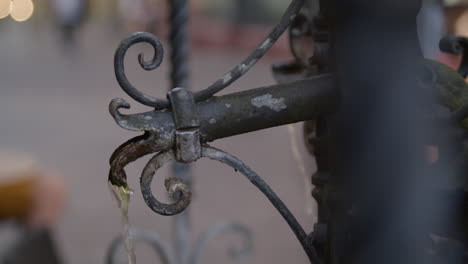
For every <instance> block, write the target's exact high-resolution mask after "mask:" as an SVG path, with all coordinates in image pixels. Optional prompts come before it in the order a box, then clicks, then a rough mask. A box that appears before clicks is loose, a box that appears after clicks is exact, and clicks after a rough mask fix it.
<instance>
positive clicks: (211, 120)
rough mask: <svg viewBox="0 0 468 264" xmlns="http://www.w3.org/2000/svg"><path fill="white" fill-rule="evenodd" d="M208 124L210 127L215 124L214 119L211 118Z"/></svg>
mask: <svg viewBox="0 0 468 264" xmlns="http://www.w3.org/2000/svg"><path fill="white" fill-rule="evenodd" d="M208 122H209V123H210V124H212V125H213V124H216V119H214V118H211V119H210V120H208Z"/></svg>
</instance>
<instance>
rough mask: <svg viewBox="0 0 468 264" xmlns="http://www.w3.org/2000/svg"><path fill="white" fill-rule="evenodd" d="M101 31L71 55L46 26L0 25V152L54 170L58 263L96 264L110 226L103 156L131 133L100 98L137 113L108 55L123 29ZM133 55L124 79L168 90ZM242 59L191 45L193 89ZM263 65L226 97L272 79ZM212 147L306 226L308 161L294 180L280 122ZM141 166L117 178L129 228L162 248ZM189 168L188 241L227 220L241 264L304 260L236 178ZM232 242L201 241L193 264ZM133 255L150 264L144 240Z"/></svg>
mask: <svg viewBox="0 0 468 264" xmlns="http://www.w3.org/2000/svg"><path fill="white" fill-rule="evenodd" d="M109 29H110V28H109V27H106V26H96V25H87V26H86V28H85V29H84V31H83V32H82V33H83V34H82V36H81V37H80V43H79V50H78V51H76V52H75V53H68V52H66V51H64V50H63V49H62V48H61V47H60V45H58V43H57V42H56V40H57V37H56V36H55V35H54V34H52V33H53V31H52V28H51V27H48V26H47V25H44V24H41V23H5V22H2V24H0V34H1V37H0V124H1V125H0V150H2V149H3V150H4V149H14V150H17V151H25V152H30V153H33V154H34V155H36V156H37V157H38V159H39V160H40V161H41V162H42V164H43V166H44V167H49V168H53V169H57V170H59V171H61V172H62V173H63V174H64V175H65V177H66V181H67V183H68V186H69V193H70V199H69V201H68V206H67V209H66V212H65V215H64V217H63V219H62V220H61V222H60V224H59V226H58V227H57V229H56V230H55V236H56V238H57V240H58V245H59V246H60V248H61V250H62V254H63V256H64V258H65V259H66V260H67V263H73V264H85V263H86V264H91V263H103V262H104V256H105V251H106V248H107V246H108V245H109V242H110V241H111V240H112V238H113V237H114V236H115V235H116V234H118V233H119V232H120V231H121V226H120V223H119V217H118V211H117V209H116V207H115V205H114V203H113V201H112V200H111V196H110V194H109V192H108V189H107V182H106V179H107V173H108V158H109V156H110V154H111V153H112V151H113V150H114V149H115V148H116V147H117V146H118V145H119V144H121V143H122V142H124V141H125V140H127V139H129V138H130V137H133V136H135V135H136V134H135V133H134V132H128V131H124V130H122V129H120V128H119V127H117V126H116V125H115V124H114V122H113V120H112V118H111V116H110V115H109V113H108V112H107V106H108V103H109V102H110V100H111V99H112V98H115V97H122V98H125V99H126V100H127V101H129V102H130V103H131V104H132V109H131V110H129V111H130V112H137V111H141V110H144V109H145V108H144V107H142V106H139V105H138V104H137V103H135V102H134V101H132V100H131V99H130V98H128V97H127V96H126V95H125V94H124V92H123V91H122V90H121V89H120V88H119V87H118V85H117V83H116V81H115V78H114V76H113V66H112V63H113V52H114V49H115V47H116V46H117V44H118V42H119V41H120V39H121V38H123V37H124V36H125V34H123V33H111V31H110V30H109ZM140 49H147V47H143V46H142V47H140ZM148 51H149V49H148ZM137 53H138V48H135V50H132V51H131V52H130V55H129V56H128V58H130V59H129V60H128V61H127V63H128V69H129V72H130V73H129V77H130V79H131V80H132V81H133V82H134V83H135V84H136V86H137V87H142V89H143V90H144V91H146V92H147V93H148V94H152V95H155V96H160V97H163V96H164V95H165V92H164V91H165V89H166V88H167V85H168V82H167V66H163V67H162V68H160V69H158V70H157V71H155V72H150V73H148V72H143V71H141V70H140V69H138V67H137V63H136V61H137V60H136V56H137ZM244 55H245V54H243V53H240V52H228V51H226V50H224V51H223V50H215V49H210V50H203V49H197V50H194V51H193V56H192V58H191V59H192V61H191V67H192V69H193V72H192V73H193V74H192V78H193V84H194V85H193V87H194V89H201V88H203V87H205V86H206V85H208V84H209V83H210V81H212V80H215V78H217V77H218V76H221V74H223V73H224V72H225V71H226V70H227V69H229V68H230V67H231V66H233V65H234V64H236V63H237V62H238V61H240V59H241V58H242V56H244ZM277 60H280V58H278V59H277ZM271 63H272V59H271V58H269V59H267V60H263V61H261V62H260V63H259V64H258V66H256V67H255V69H253V70H252V72H250V73H249V74H247V75H246V76H245V77H244V78H243V79H242V80H241V81H239V82H237V83H236V84H234V85H233V87H231V88H229V89H228V91H227V92H233V91H239V90H242V89H247V88H253V87H257V86H262V85H265V84H271V83H273V80H272V77H271V74H270V72H269V69H270V64H271ZM296 128H300V126H296ZM297 134H299V132H297ZM297 140H298V142H299V151H301V152H303V150H302V146H300V144H301V142H302V141H301V138H298V139H297ZM214 145H215V146H217V147H220V148H222V149H225V150H227V151H228V152H231V153H232V154H234V155H236V156H237V157H239V158H241V159H242V160H244V161H245V162H246V163H247V164H249V166H250V167H252V168H253V169H255V170H256V171H257V172H258V173H259V175H261V176H262V177H264V179H265V180H266V181H267V182H269V183H270V185H271V186H272V188H273V189H274V190H276V192H277V193H278V195H279V196H280V197H282V198H283V200H284V202H285V203H286V204H287V205H288V206H289V207H290V208H291V210H292V211H293V212H294V213H295V215H296V216H297V217H298V219H299V221H300V222H301V223H302V224H303V225H304V226H305V228H306V229H307V230H311V228H312V224H313V221H314V220H315V217H314V216H313V215H308V214H307V213H306V208H307V207H308V206H307V202H306V197H310V196H308V194H306V187H305V185H306V184H305V180H306V179H309V176H310V175H311V173H312V171H313V168H312V167H311V166H310V164H311V163H312V161H311V160H312V159H311V158H310V157H308V156H307V155H303V156H302V157H303V158H304V159H305V160H306V163H307V165H308V166H306V167H307V168H306V172H305V173H304V172H301V169H300V167H299V166H298V161H297V159H294V156H293V151H292V148H291V141H290V136H289V134H288V129H287V127H279V128H274V129H269V130H265V131H259V132H256V133H251V134H248V135H242V136H237V137H234V138H230V139H225V140H221V141H219V142H215V143H214ZM146 160H147V159H145V160H140V161H138V162H136V163H134V164H132V165H131V166H129V169H128V171H127V172H128V173H127V174H128V175H129V178H130V185H131V186H133V187H134V189H135V195H134V198H133V200H132V203H131V208H130V214H131V216H130V217H131V222H132V224H133V225H134V226H135V227H138V228H143V229H147V230H152V231H156V232H158V233H160V235H161V236H162V237H163V238H164V239H165V240H167V242H168V243H171V242H172V239H171V221H172V219H171V218H170V217H163V216H159V215H155V214H153V213H152V212H151V211H150V209H149V208H147V207H146V205H145V203H144V202H143V199H142V197H141V194H140V191H139V187H138V178H139V177H138V176H139V173H140V172H141V170H142V168H143V166H144V164H145V162H146ZM193 172H194V176H193V177H194V189H195V197H194V201H193V203H192V205H191V207H190V210H191V213H192V219H191V227H192V229H193V233H192V234H191V236H192V237H196V236H198V235H199V234H200V233H201V232H202V231H204V230H206V229H207V228H209V227H210V226H211V225H213V224H215V223H217V222H219V221H225V220H233V221H235V222H239V223H244V224H247V225H249V226H250V227H251V228H252V230H253V231H254V235H255V253H254V255H253V256H252V258H251V259H248V260H246V261H245V263H281V264H283V263H307V257H306V255H305V254H304V252H303V251H302V249H301V246H300V244H299V243H298V242H297V240H296V239H295V237H294V236H293V234H292V232H291V231H290V230H289V228H288V226H287V225H286V224H285V222H284V221H283V220H282V218H281V217H280V216H279V214H278V213H277V212H276V211H275V210H274V208H273V207H272V206H271V205H270V204H269V202H268V201H267V200H266V199H265V198H264V197H263V196H262V194H261V193H260V192H259V191H257V190H256V189H255V187H253V186H252V185H251V184H250V183H249V182H248V181H247V180H246V179H245V178H244V177H243V176H242V175H241V174H238V173H235V172H234V171H233V170H231V169H228V168H226V167H224V166H222V165H220V164H216V163H213V162H210V161H204V160H203V161H200V162H197V163H196V165H194V167H193ZM167 174H168V170H167V168H163V171H162V172H161V173H160V177H159V179H160V180H159V181H156V183H155V184H154V187H153V188H154V189H155V190H156V191H158V190H159V193H161V191H162V188H160V186H161V185H162V180H161V179H162V178H164V177H165V176H166V175H167ZM306 177H307V178H306ZM238 242H239V239H238V238H237V237H235V236H229V235H226V236H224V237H221V238H220V239H219V240H218V241H216V242H214V243H212V244H211V245H210V247H209V248H208V250H207V252H206V254H205V255H204V257H203V263H231V261H229V260H227V259H226V257H225V256H226V249H227V248H228V246H229V245H230V244H231V243H234V244H235V243H238ZM137 255H138V263H159V262H158V261H156V260H154V258H153V252H151V250H150V249H149V247H146V246H144V245H142V246H141V247H138V249H137Z"/></svg>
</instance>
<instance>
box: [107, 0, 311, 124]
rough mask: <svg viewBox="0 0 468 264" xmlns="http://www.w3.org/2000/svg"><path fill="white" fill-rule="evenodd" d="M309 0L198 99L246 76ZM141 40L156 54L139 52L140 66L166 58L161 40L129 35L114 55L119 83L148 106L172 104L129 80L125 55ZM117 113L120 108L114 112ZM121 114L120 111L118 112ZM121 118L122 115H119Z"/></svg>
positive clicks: (297, 4) (296, 0) (297, 2)
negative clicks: (142, 90) (151, 94)
mask: <svg viewBox="0 0 468 264" xmlns="http://www.w3.org/2000/svg"><path fill="white" fill-rule="evenodd" d="M304 1H305V0H293V1H292V2H291V4H290V5H289V7H288V8H287V10H286V12H285V13H284V15H283V16H282V18H281V21H280V23H279V24H278V25H276V26H275V28H273V30H272V31H271V32H270V33H269V34H268V36H267V37H266V38H265V40H264V41H262V42H261V43H260V44H259V45H258V46H257V47H256V48H255V49H254V51H252V53H250V55H249V56H248V57H247V58H245V59H244V60H243V61H242V62H241V63H240V64H239V65H237V66H236V67H234V68H232V69H231V70H230V71H228V72H227V73H226V74H224V75H223V76H222V77H221V78H219V79H218V80H217V81H215V82H213V83H212V84H211V85H210V86H208V87H207V88H205V89H204V90H201V91H199V92H197V93H195V95H194V97H195V101H196V102H200V101H204V100H206V99H208V98H210V97H211V96H213V95H214V94H216V93H218V92H219V91H221V90H223V89H224V88H226V87H228V86H229V85H231V84H232V83H233V82H235V81H236V80H238V79H239V78H240V77H242V76H243V75H244V74H245V73H247V72H248V71H249V70H250V69H251V68H252V67H253V66H254V65H255V64H256V63H257V62H258V60H260V59H261V58H262V57H263V56H264V55H265V54H266V53H267V51H268V50H269V49H270V48H271V47H272V46H273V44H275V42H276V41H277V40H278V39H279V37H280V36H281V35H282V34H283V33H284V32H285V31H286V29H287V28H288V27H289V26H290V25H291V23H292V21H293V20H294V19H295V18H296V16H297V14H298V12H299V10H300V9H301V7H302V5H303V4H304ZM137 43H148V44H150V45H151V46H152V47H153V49H154V56H153V58H152V59H151V61H149V62H147V61H145V60H144V56H143V54H141V53H140V54H139V55H138V62H139V64H140V66H141V67H142V68H143V69H145V70H147V71H150V70H154V69H156V68H157V67H159V65H160V64H161V63H162V61H163V57H164V49H163V45H162V44H161V41H160V40H159V39H158V38H157V37H155V36H154V35H152V34H150V33H145V32H136V33H134V34H132V35H130V36H129V37H128V38H126V39H125V40H123V41H122V42H121V43H120V45H119V48H118V49H117V51H116V53H115V56H114V71H115V76H116V78H117V82H118V83H119V85H120V87H122V89H123V90H124V91H125V92H126V93H127V94H128V95H129V96H130V97H132V98H133V99H135V100H136V101H137V102H140V103H142V104H144V105H147V106H151V107H154V108H156V109H164V108H168V107H169V101H168V100H167V99H159V98H155V97H152V96H149V95H146V94H144V93H142V92H140V91H139V90H138V89H137V88H135V86H133V85H132V84H131V83H130V81H129V80H128V78H127V76H126V74H125V67H124V60H125V55H126V54H127V51H128V49H129V48H130V47H132V46H133V45H135V44H137ZM124 106H125V108H128V107H126V106H127V105H126V104H125V105H124V104H120V107H124ZM114 113H116V111H114ZM117 113H118V112H117ZM116 116H117V117H118V115H116Z"/></svg>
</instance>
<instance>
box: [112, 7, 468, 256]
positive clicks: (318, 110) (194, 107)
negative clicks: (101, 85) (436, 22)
mask: <svg viewBox="0 0 468 264" xmlns="http://www.w3.org/2000/svg"><path fill="white" fill-rule="evenodd" d="M186 1H187V0H177V1H172V4H173V6H172V9H171V21H172V22H171V23H172V25H173V26H174V27H175V29H174V30H173V31H171V36H170V40H171V44H172V52H171V58H172V63H173V65H172V66H173V71H172V74H171V77H172V78H171V79H172V86H173V87H172V88H174V89H172V90H171V91H170V92H169V93H168V99H159V98H154V97H151V96H149V95H146V94H143V93H142V92H140V91H138V89H136V88H135V87H134V86H133V85H132V84H131V83H130V82H129V80H128V79H127V77H126V75H125V69H124V66H123V65H124V59H125V55H126V52H127V50H128V49H129V48H130V47H132V46H133V45H134V44H136V43H142V42H143V43H148V44H150V45H151V46H152V47H153V49H154V51H155V53H154V56H153V58H151V59H150V60H148V61H146V60H145V59H144V56H143V55H142V54H140V55H139V56H138V60H139V64H140V65H141V67H142V68H143V69H145V70H154V69H156V68H157V67H158V66H159V65H160V64H161V62H162V60H163V47H162V44H161V42H160V41H159V39H158V38H157V37H155V36H153V35H151V34H148V33H143V32H139V33H135V34H132V35H131V36H130V37H128V38H127V39H125V40H124V41H122V43H121V44H120V46H119V48H118V49H117V51H116V53H115V60H114V63H115V74H116V78H117V81H118V83H119V85H120V86H121V87H122V89H123V90H124V91H125V92H126V93H127V94H128V95H129V96H131V97H132V98H133V99H135V100H136V101H138V102H140V103H142V104H144V105H147V106H150V107H154V110H151V111H148V112H145V113H138V114H129V115H126V114H122V113H121V112H120V109H122V108H126V109H128V108H130V104H129V103H127V102H126V101H124V100H123V99H114V100H112V102H111V103H110V105H109V111H110V113H111V115H112V116H113V117H114V119H115V121H116V122H117V124H118V125H119V126H120V127H122V128H124V129H127V130H132V131H141V132H144V134H143V135H140V136H137V137H135V138H133V139H130V140H129V141H127V142H125V143H124V144H122V145H121V146H120V147H118V148H117V149H116V150H115V152H114V153H113V155H112V156H111V158H110V165H111V169H110V173H109V181H110V183H111V184H113V185H116V186H123V187H127V178H126V177H127V176H126V174H125V170H124V169H125V167H126V165H127V164H129V163H131V162H133V161H135V160H137V159H139V158H140V157H143V156H146V155H149V154H154V156H153V157H152V158H151V159H150V161H149V162H148V163H147V164H146V166H145V168H144V169H143V172H142V176H141V178H140V187H141V191H142V194H143V198H144V200H145V202H146V204H147V205H148V207H150V208H151V209H152V210H153V211H154V212H156V213H158V214H161V215H167V216H170V215H176V216H175V217H176V218H175V222H176V240H177V241H178V242H177V244H178V246H176V249H177V250H178V251H179V252H177V253H178V254H180V255H178V256H174V255H173V253H172V252H170V250H169V247H167V246H166V245H164V243H163V242H162V241H161V240H160V239H159V238H158V237H157V236H156V235H151V234H150V233H146V232H141V231H135V232H133V233H132V236H133V239H134V240H137V241H139V240H142V241H146V242H149V243H150V244H152V245H153V246H154V248H155V249H156V251H157V252H158V253H159V255H160V256H161V258H162V259H163V261H164V263H169V264H172V263H179V264H186V263H190V264H192V263H193V264H198V263H199V262H200V258H201V256H202V253H203V252H202V251H203V250H204V249H205V247H206V245H207V243H208V241H210V239H212V238H214V237H215V236H216V235H218V234H219V233H223V232H229V231H235V232H238V233H239V234H241V235H242V236H243V238H244V239H245V242H246V243H245V244H246V247H245V248H242V249H237V250H233V252H236V253H237V254H236V255H237V256H243V255H246V254H247V253H248V252H249V250H250V249H251V248H252V241H251V234H250V233H249V232H248V229H247V228H245V227H244V226H241V225H238V224H232V223H231V224H222V225H217V226H215V227H214V228H213V229H211V230H208V231H207V232H206V233H205V234H204V235H202V237H201V238H199V240H198V242H197V244H196V247H195V249H193V251H191V252H189V250H188V245H187V240H188V238H187V237H185V236H184V232H183V230H185V229H186V228H187V225H186V220H187V217H188V216H187V211H184V210H186V209H187V207H188V206H189V205H190V202H191V198H192V192H191V188H190V177H178V176H177V175H175V177H169V178H167V179H166V180H165V187H166V190H167V193H168V194H169V196H170V197H171V198H172V203H171V204H165V203H162V202H160V201H158V199H157V198H156V197H155V196H154V194H153V192H152V190H151V182H152V180H153V177H154V175H155V173H156V172H157V170H158V169H159V168H161V167H162V166H163V165H164V164H166V163H168V162H172V161H175V162H179V163H183V164H189V163H191V162H195V161H197V160H198V159H200V158H209V159H212V160H215V161H218V162H221V163H224V164H226V165H228V166H230V167H232V168H234V169H235V170H237V171H239V172H241V173H242V174H243V175H244V176H245V177H246V178H247V179H248V180H249V181H250V182H251V183H252V184H253V185H254V186H256V187H257V188H258V189H259V190H260V191H261V192H262V193H263V194H264V195H265V196H266V197H267V198H268V199H269V201H270V202H271V204H272V205H273V206H274V207H275V208H276V209H277V211H278V212H279V213H280V214H281V216H282V217H283V218H284V220H285V221H286V222H287V224H288V225H289V227H290V228H291V230H292V231H293V233H294V234H295V236H296V237H297V239H298V240H299V242H300V243H301V245H302V247H303V249H304V251H305V253H306V254H307V256H308V258H309V260H310V262H311V263H329V262H330V261H331V260H330V259H329V258H330V253H329V251H331V249H330V244H332V243H335V242H336V241H331V238H330V237H331V236H333V234H331V231H330V230H331V229H332V228H331V227H330V226H331V225H332V224H331V219H330V218H331V211H330V207H331V205H330V204H331V203H334V202H336V200H337V199H340V197H339V198H337V196H339V194H337V193H336V190H335V189H332V188H331V187H330V185H329V180H330V175H331V165H330V155H332V153H329V151H330V146H329V143H330V135H329V132H328V129H329V125H330V124H329V116H330V115H332V114H335V112H336V110H337V105H338V101H339V99H340V96H339V91H338V89H337V87H336V84H335V82H334V80H333V75H332V74H331V73H330V68H331V65H330V62H329V60H330V47H331V44H330V39H331V37H330V34H329V24H328V23H327V20H326V19H325V17H326V14H325V12H324V8H322V6H321V9H320V12H319V13H318V14H311V7H310V6H306V8H304V9H302V10H301V8H302V6H303V4H304V3H305V0H293V1H292V2H291V4H290V5H289V7H288V9H287V10H286V12H285V13H284V15H283V16H282V18H281V21H280V23H279V24H278V25H277V26H276V27H275V28H274V29H273V30H272V31H271V33H270V34H269V35H268V36H267V37H266V38H265V39H264V40H263V41H262V42H261V43H260V44H259V45H258V46H257V48H256V49H255V50H254V51H253V52H252V53H251V54H250V55H249V56H248V57H247V58H246V59H244V60H243V61H242V62H241V63H240V64H239V65H237V66H235V67H234V68H233V69H231V70H230V71H229V72H227V73H226V74H225V75H223V76H222V77H221V78H220V79H218V80H216V81H215V82H213V83H212V84H211V85H210V86H208V87H207V88H205V89H203V90H201V91H198V92H191V91H190V90H188V89H187V88H191V87H189V83H188V66H187V64H186V57H187V51H188V46H187V41H186V40H184V36H185V35H186V21H187V20H186V15H187V10H186ZM320 2H321V4H323V3H324V1H320ZM308 3H309V4H310V1H309V2H308ZM177 5H181V6H179V8H178V9H176V8H174V7H175V6H177ZM289 26H291V28H290V32H289V36H290V46H291V52H292V54H293V56H294V60H293V61H292V62H289V63H286V64H279V65H275V66H274V67H273V73H274V76H275V78H276V79H277V81H278V83H279V84H278V85H272V86H268V87H260V88H256V89H250V90H246V91H243V92H239V93H233V94H228V95H224V96H214V95H215V94H216V93H217V92H219V91H221V90H223V89H225V88H226V87H228V86H229V85H230V84H232V83H233V82H235V81H236V80H237V79H239V78H240V77H242V75H244V74H245V73H246V72H247V71H249V70H250V69H251V68H252V67H253V66H254V65H255V64H256V63H257V61H258V60H259V59H261V58H262V57H263V56H264V55H265V53H266V52H267V51H268V50H269V49H270V48H271V47H272V45H273V44H274V43H275V42H276V41H277V39H278V38H279V37H280V36H281V35H282V34H283V33H284V32H285V31H286V29H287V28H288V27H289ZM306 38H312V40H313V49H312V51H310V50H308V49H307V48H308V47H309V48H310V46H308V45H309V44H306V45H305V44H304V42H303V41H304V39H306ZM466 43H468V42H467V41H466V40H465V39H462V38H451V39H445V40H443V41H442V43H441V48H442V49H443V50H446V51H450V52H452V53H456V54H462V53H463V51H464V49H465V46H466V45H467V44H466ZM463 54H465V53H463ZM465 57H466V55H464V60H463V63H462V66H461V68H460V70H459V73H460V74H461V75H463V76H466V75H467V74H468V73H467V70H466V69H465V68H466V65H465V64H466V62H465V60H466V58H465ZM421 64H422V65H423V66H424V68H425V70H424V74H422V78H421V79H420V81H421V82H420V83H421V86H424V88H427V87H430V88H431V89H439V91H437V92H438V96H439V97H441V98H439V99H441V100H444V99H445V98H444V91H443V89H444V88H445V87H447V86H448V83H449V82H450V85H451V89H455V90H457V89H458V90H463V89H466V88H467V87H466V84H465V83H464V82H463V80H462V79H461V77H460V75H459V74H457V73H456V72H454V71H452V70H450V69H448V68H447V67H445V66H443V65H441V64H439V63H436V62H432V61H428V60H426V61H423V63H421ZM428 89H429V88H428ZM449 107H450V106H449ZM451 110H453V111H455V113H453V114H451V115H450V116H451V118H449V119H451V120H452V121H456V122H458V123H460V122H461V121H462V120H464V118H465V117H466V115H467V113H468V107H466V106H465V107H462V106H459V105H457V106H456V107H455V106H454V107H451ZM233 120H235V121H236V122H235V123H234V122H232V121H233ZM300 121H308V122H306V125H305V134H306V141H307V142H308V143H309V144H308V146H309V149H310V151H311V152H312V153H313V154H314V155H315V158H316V160H317V167H318V170H317V172H316V173H315V174H314V175H313V176H312V182H313V184H314V186H315V189H314V191H313V194H312V195H313V196H314V198H315V199H316V200H317V203H318V216H319V218H318V222H317V223H316V224H315V226H314V231H313V232H310V233H308V232H306V231H305V230H304V229H303V227H302V226H301V225H300V224H299V223H298V222H297V220H296V218H295V217H294V215H293V214H292V213H291V212H290V211H289V209H288V208H287V206H286V205H285V204H284V203H283V202H282V201H281V199H280V198H279V197H278V196H277V195H276V194H275V192H274V191H273V190H272V189H271V188H270V187H269V186H268V184H267V183H266V182H265V181H264V180H263V179H262V178H261V177H259V176H258V175H257V174H256V173H255V172H254V171H253V170H252V169H250V168H249V167H247V165H245V164H244V163H243V162H242V161H241V160H239V159H237V158H236V157H234V156H232V155H230V154H228V153H226V152H224V151H222V150H218V149H215V148H213V147H211V146H209V145H208V142H211V141H214V140H216V139H221V138H225V137H230V136H233V135H238V134H243V133H248V132H252V131H256V130H260V129H266V128H270V127H275V126H280V125H285V124H291V123H296V122H300ZM349 211H350V210H349ZM345 214H346V215H348V214H349V213H348V211H346V213H345ZM340 221H345V220H344V219H340ZM340 223H342V222H340ZM334 224H335V226H336V225H337V224H336V223H334ZM181 230H182V231H181ZM335 232H337V231H336V230H335ZM121 243H122V242H121V240H119V239H117V240H116V241H115V242H114V243H113V244H112V247H111V250H110V255H109V257H108V263H111V262H112V258H113V257H112V256H113V254H114V253H115V252H116V251H117V248H118V247H119V245H121ZM336 258H338V256H335V257H334V258H333V259H336ZM331 262H333V263H335V262H334V261H331Z"/></svg>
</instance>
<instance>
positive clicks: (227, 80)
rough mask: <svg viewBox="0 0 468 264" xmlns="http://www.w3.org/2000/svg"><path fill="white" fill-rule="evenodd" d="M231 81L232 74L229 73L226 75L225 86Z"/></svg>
mask: <svg viewBox="0 0 468 264" xmlns="http://www.w3.org/2000/svg"><path fill="white" fill-rule="evenodd" d="M231 80H232V74H231V73H228V74H226V75H224V78H223V84H226V83H228V82H230V81H231Z"/></svg>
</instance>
